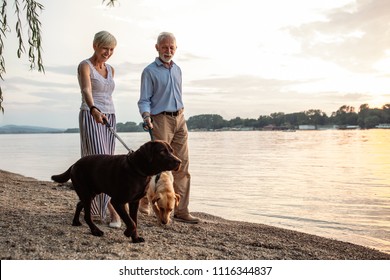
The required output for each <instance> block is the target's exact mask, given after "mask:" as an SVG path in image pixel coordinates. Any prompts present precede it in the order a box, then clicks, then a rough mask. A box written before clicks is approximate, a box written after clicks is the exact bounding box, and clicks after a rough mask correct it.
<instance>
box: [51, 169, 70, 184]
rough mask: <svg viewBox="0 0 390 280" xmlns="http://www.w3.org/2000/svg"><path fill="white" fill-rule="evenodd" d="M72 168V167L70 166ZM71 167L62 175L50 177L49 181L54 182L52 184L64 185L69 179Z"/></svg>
mask: <svg viewBox="0 0 390 280" xmlns="http://www.w3.org/2000/svg"><path fill="white" fill-rule="evenodd" d="M72 166H73V165H72ZM72 166H71V167H69V169H68V170H66V171H65V172H64V173H62V174H58V175H53V176H51V179H52V180H53V181H54V182H57V183H65V182H67V181H68V180H69V179H70V171H71V170H72Z"/></svg>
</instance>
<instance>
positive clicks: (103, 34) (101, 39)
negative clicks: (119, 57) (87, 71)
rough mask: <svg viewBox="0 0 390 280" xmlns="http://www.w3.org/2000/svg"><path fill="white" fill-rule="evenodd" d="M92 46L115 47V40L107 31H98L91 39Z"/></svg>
mask: <svg viewBox="0 0 390 280" xmlns="http://www.w3.org/2000/svg"><path fill="white" fill-rule="evenodd" d="M93 44H94V45H95V46H97V47H98V48H101V47H111V48H115V47H116V39H115V37H114V35H112V34H111V33H109V32H107V31H100V32H98V33H96V34H95V37H94V38H93Z"/></svg>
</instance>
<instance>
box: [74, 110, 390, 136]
mask: <svg viewBox="0 0 390 280" xmlns="http://www.w3.org/2000/svg"><path fill="white" fill-rule="evenodd" d="M381 123H390V103H389V104H385V105H383V106H382V108H380V109H379V108H370V107H369V106H368V104H362V105H360V107H359V110H358V111H357V112H356V110H355V108H354V107H352V106H348V105H343V106H341V107H340V108H339V109H338V110H337V111H336V112H333V113H332V114H331V115H330V116H327V114H326V113H325V112H323V111H322V110H318V109H310V110H307V111H302V112H297V113H289V114H285V113H282V112H277V113H272V114H270V115H260V116H259V117H258V118H257V119H248V118H247V119H243V118H240V117H236V118H234V119H231V120H225V119H223V117H222V116H220V115H217V114H202V115H196V116H191V117H190V118H189V119H188V120H187V126H188V129H190V130H196V129H197V130H216V129H223V128H227V129H228V128H242V127H249V128H253V129H262V128H264V127H266V126H275V127H283V128H297V127H298V126H299V125H314V126H325V125H338V126H347V125H354V126H359V127H360V128H362V129H369V128H374V127H375V126H377V125H378V124H381ZM117 131H118V132H141V131H143V128H142V123H139V124H137V123H135V122H126V123H117ZM69 132H70V131H69ZM72 132H74V131H72Z"/></svg>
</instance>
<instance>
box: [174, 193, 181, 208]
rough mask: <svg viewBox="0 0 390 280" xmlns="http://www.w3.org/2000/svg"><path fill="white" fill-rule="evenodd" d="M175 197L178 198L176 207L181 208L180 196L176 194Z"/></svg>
mask: <svg viewBox="0 0 390 280" xmlns="http://www.w3.org/2000/svg"><path fill="white" fill-rule="evenodd" d="M175 197H176V202H175V205H176V207H177V206H179V202H180V194H177V193H175Z"/></svg>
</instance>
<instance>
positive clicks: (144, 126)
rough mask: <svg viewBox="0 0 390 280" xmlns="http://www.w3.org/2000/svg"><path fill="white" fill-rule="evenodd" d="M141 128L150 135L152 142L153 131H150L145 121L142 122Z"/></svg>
mask: <svg viewBox="0 0 390 280" xmlns="http://www.w3.org/2000/svg"><path fill="white" fill-rule="evenodd" d="M150 121H151V122H153V119H152V118H151V117H150ZM142 128H143V129H144V130H145V131H147V132H149V135H150V140H152V142H154V136H153V133H152V129H151V128H150V127H149V126H148V124H147V123H146V122H144V123H143V124H142Z"/></svg>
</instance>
